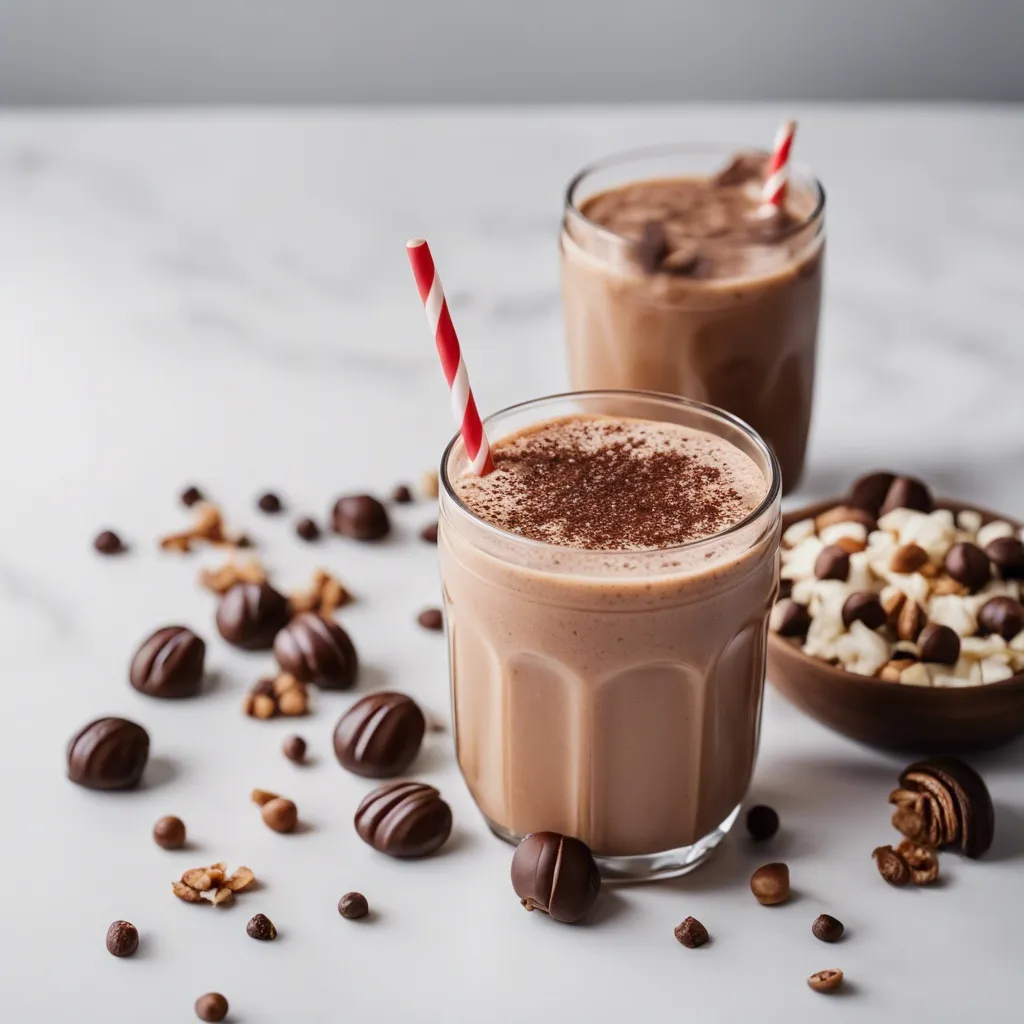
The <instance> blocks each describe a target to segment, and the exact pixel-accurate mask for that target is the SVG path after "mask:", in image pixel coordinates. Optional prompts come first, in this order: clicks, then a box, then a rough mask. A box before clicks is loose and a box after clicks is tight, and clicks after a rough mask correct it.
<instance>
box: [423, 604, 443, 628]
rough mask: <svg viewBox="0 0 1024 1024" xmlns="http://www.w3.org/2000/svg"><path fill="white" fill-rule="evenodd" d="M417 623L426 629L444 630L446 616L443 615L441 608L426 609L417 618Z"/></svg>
mask: <svg viewBox="0 0 1024 1024" xmlns="http://www.w3.org/2000/svg"><path fill="white" fill-rule="evenodd" d="M416 621H417V622H418V623H419V624H420V625H421V626H422V627H423V628H424V629H434V630H440V629H444V615H442V614H441V609H440V608H424V609H423V611H421V612H420V613H419V615H417V616H416Z"/></svg>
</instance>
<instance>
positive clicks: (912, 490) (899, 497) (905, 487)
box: [879, 476, 935, 516]
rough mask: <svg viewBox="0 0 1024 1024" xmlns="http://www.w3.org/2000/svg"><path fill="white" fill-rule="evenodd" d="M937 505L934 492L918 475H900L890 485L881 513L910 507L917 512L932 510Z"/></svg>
mask: <svg viewBox="0 0 1024 1024" xmlns="http://www.w3.org/2000/svg"><path fill="white" fill-rule="evenodd" d="M934 507H935V502H934V500H933V499H932V492H931V491H930V490H928V488H927V487H926V486H925V485H924V484H923V483H922V482H921V481H920V480H918V479H917V478H916V477H912V476H898V477H896V479H895V480H893V482H892V483H891V484H890V485H889V490H888V491H887V492H886V495H885V501H883V502H882V507H881V509H879V515H883V516H884V515H885V514H886V512H892V510H893V509H897V508H909V509H913V510H914V511H916V512H931V511H932V509H933V508H934Z"/></svg>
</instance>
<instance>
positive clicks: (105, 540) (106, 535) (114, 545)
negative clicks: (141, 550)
mask: <svg viewBox="0 0 1024 1024" xmlns="http://www.w3.org/2000/svg"><path fill="white" fill-rule="evenodd" d="M92 546H93V547H94V548H95V549H96V550H97V551H98V552H99V553H100V554H101V555H120V554H122V553H124V552H125V551H127V550H128V549H127V548H126V547H125V546H124V542H123V541H122V540H121V538H120V537H118V535H117V534H116V533H114V531H113V530H104V531H103V532H102V533H98V534H96V537H95V539H94V540H93V542H92Z"/></svg>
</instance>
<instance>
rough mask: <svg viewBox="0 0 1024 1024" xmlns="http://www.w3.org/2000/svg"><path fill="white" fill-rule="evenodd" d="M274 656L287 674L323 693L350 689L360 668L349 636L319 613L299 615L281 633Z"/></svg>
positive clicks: (276, 642)
mask: <svg viewBox="0 0 1024 1024" xmlns="http://www.w3.org/2000/svg"><path fill="white" fill-rule="evenodd" d="M274 656H275V657H276V658H277V662H278V664H279V665H280V666H281V668H282V670H283V671H285V672H287V673H289V674H291V675H293V676H294V677H295V678H296V679H298V680H300V681H301V682H303V683H313V684H315V685H316V686H319V687H320V689H322V690H348V689H350V688H351V687H352V685H353V684H354V683H355V681H356V673H357V672H358V669H359V659H358V657H357V655H356V649H355V646H354V645H353V643H352V639H351V637H350V636H349V635H348V633H346V632H345V630H344V629H342V628H341V626H339V625H338V623H336V622H335V621H334V620H333V619H328V618H325V617H324V616H322V615H318V614H317V613H316V612H304V613H303V614H301V615H296V616H295V618H294V619H292V621H291V622H289V623H288V625H287V626H285V627H284V629H282V630H281V631H280V632H279V633H278V634H277V638H276V639H275V640H274Z"/></svg>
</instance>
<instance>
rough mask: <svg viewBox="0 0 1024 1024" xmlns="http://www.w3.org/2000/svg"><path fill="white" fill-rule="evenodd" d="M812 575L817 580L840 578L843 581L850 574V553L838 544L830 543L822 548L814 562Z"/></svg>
mask: <svg viewBox="0 0 1024 1024" xmlns="http://www.w3.org/2000/svg"><path fill="white" fill-rule="evenodd" d="M814 575H815V576H816V577H817V578H818V579H819V580H841V581H843V582H845V581H846V580H847V579H848V578H849V575H850V555H849V553H848V552H846V551H844V550H843V549H842V548H841V547H840V546H839V545H838V544H830V545H828V547H826V548H823V549H822V552H821V554H820V555H818V558H817V560H816V561H815V563H814Z"/></svg>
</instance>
